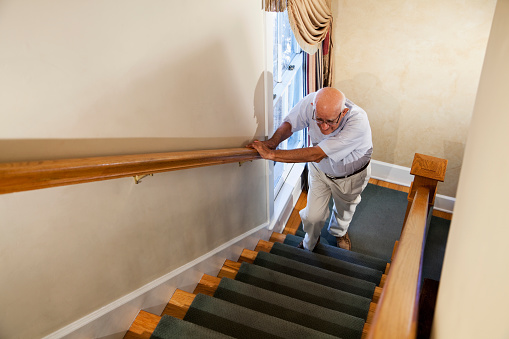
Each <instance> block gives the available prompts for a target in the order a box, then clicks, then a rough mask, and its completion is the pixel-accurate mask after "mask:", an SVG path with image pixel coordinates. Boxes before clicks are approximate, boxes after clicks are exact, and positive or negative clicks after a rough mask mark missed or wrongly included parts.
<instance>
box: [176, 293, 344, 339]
mask: <svg viewBox="0 0 509 339" xmlns="http://www.w3.org/2000/svg"><path fill="white" fill-rule="evenodd" d="M184 320H185V321H189V322H192V323H194V324H197V325H201V326H203V327H206V328H209V329H211V330H214V331H217V332H221V333H224V334H227V335H230V336H233V337H235V338H246V339H250V338H253V339H259V338H289V339H295V338H316V339H320V338H323V339H326V338H336V337H335V336H332V335H330V334H326V333H323V332H319V331H316V330H313V329H310V328H308V327H304V326H302V325H298V324H295V323H291V322H289V321H285V320H281V319H279V318H276V317H272V316H270V315H267V314H264V313H261V312H257V311H253V310H250V309H248V308H245V307H242V306H238V305H235V304H232V303H229V302H227V301H224V300H221V299H218V298H213V297H209V296H207V295H204V294H198V295H197V296H196V298H195V299H194V301H193V303H192V304H191V307H190V308H189V310H188V311H187V313H186V316H185V317H184Z"/></svg>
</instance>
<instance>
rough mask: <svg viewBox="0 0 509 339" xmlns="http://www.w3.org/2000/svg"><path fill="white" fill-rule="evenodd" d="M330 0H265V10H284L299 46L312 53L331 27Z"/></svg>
mask: <svg viewBox="0 0 509 339" xmlns="http://www.w3.org/2000/svg"><path fill="white" fill-rule="evenodd" d="M330 2H331V0H266V1H265V10H266V11H269V12H284V11H285V9H288V19H289V20H290V26H291V28H292V31H293V34H294V35H295V38H296V40H297V42H298V43H299V45H300V47H301V48H302V49H303V50H304V51H305V52H306V53H309V54H314V53H315V52H316V51H317V50H318V48H319V46H320V43H321V42H322V41H323V40H324V39H325V37H326V35H327V33H328V32H329V30H330V28H331V27H332V10H331V7H330Z"/></svg>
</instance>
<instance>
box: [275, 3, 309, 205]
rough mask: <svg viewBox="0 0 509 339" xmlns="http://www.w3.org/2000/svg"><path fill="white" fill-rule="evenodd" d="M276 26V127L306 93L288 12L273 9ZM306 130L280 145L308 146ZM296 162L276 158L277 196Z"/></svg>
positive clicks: (290, 146) (281, 146) (298, 52)
mask: <svg viewBox="0 0 509 339" xmlns="http://www.w3.org/2000/svg"><path fill="white" fill-rule="evenodd" d="M271 15H272V21H273V22H272V27H273V46H272V61H273V65H272V73H273V76H274V81H273V93H274V100H273V111H274V131H275V130H276V129H277V128H278V127H279V125H280V124H281V123H282V121H283V119H284V118H285V117H286V116H287V115H288V113H289V112H290V110H291V109H292V108H293V107H294V106H295V105H296V104H297V103H298V102H299V101H300V100H301V99H302V98H303V96H304V77H303V76H304V75H303V73H304V72H303V68H302V64H303V54H304V53H303V52H302V50H301V49H300V47H299V45H298V43H297V41H296V40H295V37H294V35H293V32H292V30H291V28H290V23H289V21H288V13H287V11H284V12H282V13H271ZM305 133H306V132H305V131H300V132H298V133H294V134H293V135H292V137H290V138H289V139H288V140H285V141H284V142H282V143H281V144H280V145H279V147H278V149H294V148H300V147H304V146H305V140H306V137H305ZM292 168H293V164H287V163H280V162H274V198H276V197H277V195H278V193H279V191H280V190H281V187H282V186H283V184H284V181H285V180H286V178H287V177H288V175H289V174H290V172H291V170H292Z"/></svg>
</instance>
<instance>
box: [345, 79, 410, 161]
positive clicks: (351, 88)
mask: <svg viewBox="0 0 509 339" xmlns="http://www.w3.org/2000/svg"><path fill="white" fill-rule="evenodd" d="M336 87H337V88H338V89H339V90H341V91H342V92H344V93H345V95H346V97H347V98H348V99H350V100H352V101H353V102H354V103H356V104H357V105H359V106H360V107H362V108H363V109H364V110H365V111H366V113H367V114H368V117H369V122H370V125H371V132H372V135H373V158H374V159H376V160H380V161H384V162H387V163H391V164H394V163H395V160H396V146H397V143H398V137H399V119H400V115H401V107H400V105H399V101H398V100H397V99H396V97H394V96H392V95H391V94H390V93H389V92H387V91H385V90H384V89H383V83H382V82H381V81H380V79H379V78H377V77H376V76H374V75H373V74H370V73H358V74H357V75H356V76H355V77H354V78H353V79H348V80H342V81H338V82H336Z"/></svg>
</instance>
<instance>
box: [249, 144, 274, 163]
mask: <svg viewBox="0 0 509 339" xmlns="http://www.w3.org/2000/svg"><path fill="white" fill-rule="evenodd" d="M267 144H268V141H259V140H255V141H253V142H252V143H250V144H249V145H247V146H246V147H249V148H254V149H255V150H257V151H258V153H259V154H260V156H261V157H262V158H263V159H267V160H272V157H273V155H274V152H273V149H272V148H270V147H269V145H270V144H269V145H267Z"/></svg>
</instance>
